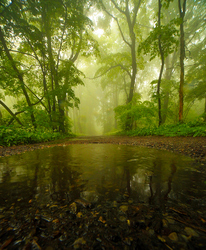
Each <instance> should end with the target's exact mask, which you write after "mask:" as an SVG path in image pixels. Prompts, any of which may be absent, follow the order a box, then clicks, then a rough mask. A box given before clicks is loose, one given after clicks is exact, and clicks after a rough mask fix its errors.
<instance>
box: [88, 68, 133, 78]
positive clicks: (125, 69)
mask: <svg viewBox="0 0 206 250" xmlns="http://www.w3.org/2000/svg"><path fill="white" fill-rule="evenodd" d="M117 67H120V68H122V69H123V70H124V71H126V72H127V74H128V75H129V77H130V78H131V77H132V76H131V74H130V72H129V70H128V69H127V68H126V67H124V66H123V65H121V64H117V65H114V66H111V67H110V68H109V69H107V70H106V71H105V72H104V73H102V74H101V75H99V76H96V77H92V78H90V77H86V78H87V79H91V80H94V79H97V78H99V77H101V76H103V75H105V74H106V73H107V72H109V71H110V70H111V69H114V68H117Z"/></svg>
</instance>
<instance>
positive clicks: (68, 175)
mask: <svg viewBox="0 0 206 250" xmlns="http://www.w3.org/2000/svg"><path fill="white" fill-rule="evenodd" d="M70 161H71V156H70V152H69V147H67V148H63V147H61V148H58V147H57V148H56V147H54V148H53V149H52V159H51V163H50V169H51V172H50V173H51V184H52V194H51V197H52V199H53V200H65V199H66V200H74V199H77V198H79V197H80V194H81V192H82V191H83V190H84V186H85V181H82V180H81V173H80V172H79V169H77V171H76V170H74V167H72V165H71V162H70Z"/></svg>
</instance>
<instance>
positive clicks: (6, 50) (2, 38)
mask: <svg viewBox="0 0 206 250" xmlns="http://www.w3.org/2000/svg"><path fill="white" fill-rule="evenodd" d="M0 40H1V42H2V45H3V47H4V50H5V52H6V55H7V57H8V59H9V61H10V63H11V66H12V68H13V70H14V71H15V72H16V74H17V78H18V79H19V82H20V85H21V89H22V91H23V94H24V96H25V98H26V101H27V104H28V106H29V108H30V116H31V121H32V125H33V126H34V128H36V122H35V117H34V113H33V108H32V103H31V100H30V98H29V95H28V93H27V90H26V87H25V84H24V80H23V76H22V74H21V73H20V71H19V70H18V68H17V67H16V64H15V62H14V60H13V58H12V56H11V54H10V52H9V49H8V47H7V45H6V41H5V39H4V34H3V31H2V29H1V26H0Z"/></svg>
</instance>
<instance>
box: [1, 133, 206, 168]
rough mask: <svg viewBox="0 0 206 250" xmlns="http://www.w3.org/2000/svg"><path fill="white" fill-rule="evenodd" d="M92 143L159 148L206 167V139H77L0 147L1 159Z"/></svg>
mask: <svg viewBox="0 0 206 250" xmlns="http://www.w3.org/2000/svg"><path fill="white" fill-rule="evenodd" d="M92 143H97V144H98V143H110V144H123V145H135V146H141V147H148V148H157V149H161V150H168V151H172V152H176V153H179V154H183V155H187V156H190V157H192V158H194V159H195V160H196V161H197V162H200V163H201V164H202V165H206V137H163V136H144V137H143V136H142V137H140V136H135V137H128V136H92V137H77V138H70V139H64V140H56V141H52V142H46V143H40V144H31V145H19V146H12V147H0V157H1V156H8V155H13V154H19V153H22V152H25V151H31V150H34V149H38V148H45V147H51V146H62V145H69V144H92Z"/></svg>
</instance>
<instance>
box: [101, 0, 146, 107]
mask: <svg viewBox="0 0 206 250" xmlns="http://www.w3.org/2000/svg"><path fill="white" fill-rule="evenodd" d="M140 3H141V0H139V1H129V0H126V1H125V2H121V3H119V2H118V1H115V0H111V1H109V3H106V2H105V1H103V0H100V4H101V6H102V8H103V10H104V11H105V12H106V13H107V14H108V15H109V16H110V17H111V18H113V19H114V20H115V22H116V24H117V26H118V29H119V32H120V34H121V37H122V40H123V42H124V43H125V44H126V45H127V47H128V48H129V51H130V56H131V64H130V66H129V68H126V67H124V65H122V64H120V65H119V67H120V68H121V69H123V70H124V71H125V72H127V74H128V75H129V78H130V88H129V95H128V98H127V103H129V102H131V101H132V98H133V94H134V89H135V80H136V75H137V57H136V43H137V35H136V26H137V23H136V19H137V13H138V10H139V8H140ZM110 4H111V5H112V7H114V9H115V10H116V11H117V12H114V11H113V10H114V9H110V7H111V6H110ZM125 21H126V24H127V30H125V29H123V26H124V22H125ZM114 66H116V65H114Z"/></svg>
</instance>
